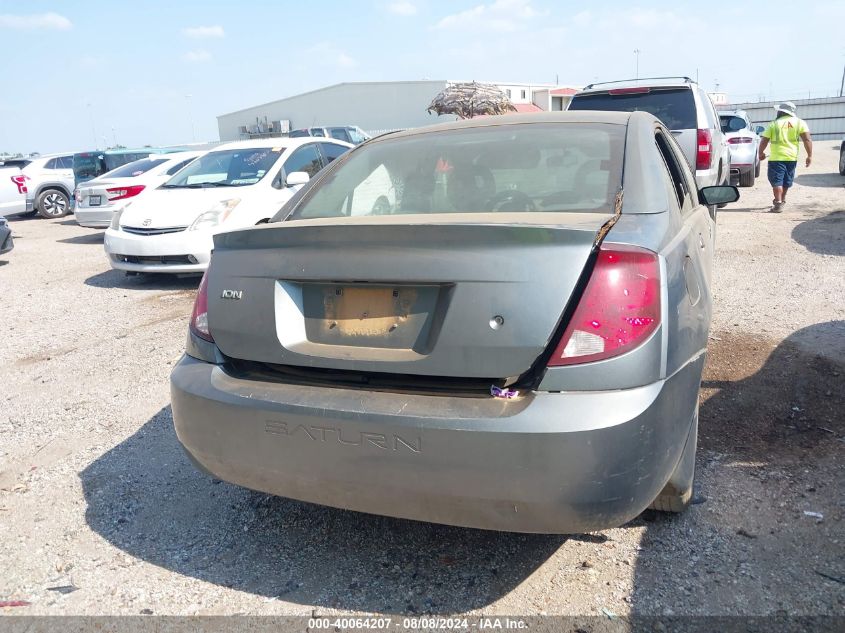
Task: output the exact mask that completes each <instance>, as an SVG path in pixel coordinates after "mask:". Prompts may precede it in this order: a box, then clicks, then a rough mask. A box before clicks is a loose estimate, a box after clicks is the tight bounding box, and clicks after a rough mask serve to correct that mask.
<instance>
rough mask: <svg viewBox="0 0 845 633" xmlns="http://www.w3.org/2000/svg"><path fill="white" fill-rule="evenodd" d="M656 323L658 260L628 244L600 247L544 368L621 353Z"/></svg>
mask: <svg viewBox="0 0 845 633" xmlns="http://www.w3.org/2000/svg"><path fill="white" fill-rule="evenodd" d="M658 325H660V262H659V260H658V257H657V254H656V253H654V252H652V251H649V250H646V249H643V248H637V247H634V246H625V245H621V244H608V245H604V246H602V247H601V249H600V250H599V254H598V258H597V260H596V264H595V267H594V268H593V272H592V274H591V275H590V280H589V281H588V282H587V288H586V289H585V290H584V295H583V296H582V297H581V301H580V302H579V303H578V307H577V308H576V309H575V314H573V315H572V319H571V320H570V322H569V324H568V325H567V327H566V331H565V332H564V333H563V337H562V338H561V340H560V343H559V344H558V346H557V348H556V349H555V351H554V354H552V357H551V359H550V360H549V366H550V367H555V366H560V365H574V364H578V363H588V362H592V361H597V360H604V359H605V358H610V357H612V356H618V355H620V354H624V353H625V352H628V351H630V350H632V349H634V348H635V347H637V346H639V345H640V344H642V343H643V342H645V341H646V340H647V339H648V337H649V336H651V334H652V333H653V332H654V331H655V330H656V329H657V326H658Z"/></svg>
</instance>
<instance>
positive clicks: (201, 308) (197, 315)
mask: <svg viewBox="0 0 845 633" xmlns="http://www.w3.org/2000/svg"><path fill="white" fill-rule="evenodd" d="M191 332H193V333H194V334H196V335H197V336H199V337H200V338H201V339H204V340H206V341H208V342H209V343H213V342H214V337H213V336H211V332H209V330H208V271H206V272H205V273H204V274H203V276H202V281H201V282H200V287H199V290H197V298H196V299H195V300H194V310H193V312H191Z"/></svg>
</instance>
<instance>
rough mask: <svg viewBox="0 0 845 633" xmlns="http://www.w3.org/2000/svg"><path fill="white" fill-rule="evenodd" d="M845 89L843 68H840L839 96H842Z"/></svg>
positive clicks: (844, 68) (844, 70) (844, 67)
mask: <svg viewBox="0 0 845 633" xmlns="http://www.w3.org/2000/svg"><path fill="white" fill-rule="evenodd" d="M843 89H845V66H843V67H842V81H841V82H840V83H839V96H840V97H841V96H843V94H842V91H843Z"/></svg>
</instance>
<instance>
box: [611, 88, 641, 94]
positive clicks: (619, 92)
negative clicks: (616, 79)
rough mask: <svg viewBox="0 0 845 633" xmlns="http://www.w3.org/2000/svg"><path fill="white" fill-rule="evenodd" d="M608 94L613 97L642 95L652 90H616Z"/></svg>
mask: <svg viewBox="0 0 845 633" xmlns="http://www.w3.org/2000/svg"><path fill="white" fill-rule="evenodd" d="M607 92H608V94H611V95H642V94H647V93H649V92H651V88H614V89H613V90H608V91H607Z"/></svg>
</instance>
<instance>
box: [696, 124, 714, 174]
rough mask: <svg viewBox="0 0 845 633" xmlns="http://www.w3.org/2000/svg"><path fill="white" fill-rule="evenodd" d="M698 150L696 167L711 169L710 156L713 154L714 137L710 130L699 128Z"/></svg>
mask: <svg viewBox="0 0 845 633" xmlns="http://www.w3.org/2000/svg"><path fill="white" fill-rule="evenodd" d="M697 139H698V141H697V143H698V145H697V147H698V151H696V153H695V168H696V169H710V158H711V156H712V155H713V139H712V137H711V136H710V130H698V134H697Z"/></svg>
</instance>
